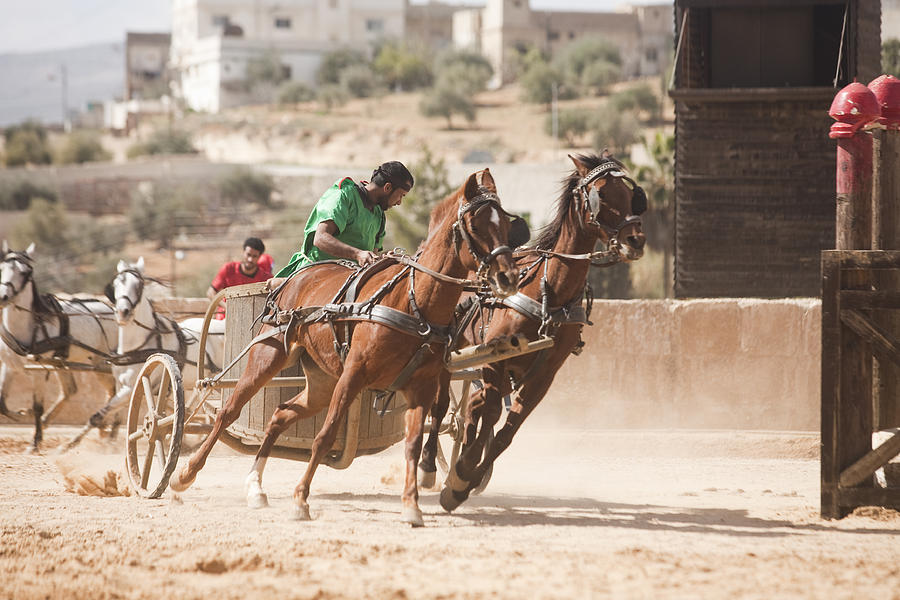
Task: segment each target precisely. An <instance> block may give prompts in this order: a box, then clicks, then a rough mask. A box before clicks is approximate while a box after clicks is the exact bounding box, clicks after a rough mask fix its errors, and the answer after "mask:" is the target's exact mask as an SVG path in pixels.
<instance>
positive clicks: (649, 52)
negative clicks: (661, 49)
mask: <svg viewBox="0 0 900 600" xmlns="http://www.w3.org/2000/svg"><path fill="white" fill-rule="evenodd" d="M657 56H658V54H657V51H656V48H647V49H646V50H645V51H644V58H646V59H647V62H656V59H657Z"/></svg>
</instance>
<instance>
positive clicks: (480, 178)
mask: <svg viewBox="0 0 900 600" xmlns="http://www.w3.org/2000/svg"><path fill="white" fill-rule="evenodd" d="M510 216H511V215H509V214H508V213H507V212H506V211H505V210H503V207H502V206H501V205H500V198H499V197H498V196H497V186H496V184H495V183H494V178H493V176H492V175H491V172H490V170H488V169H484V170H483V171H478V172H476V173H472V174H471V175H470V176H469V178H468V180H466V184H465V187H464V189H463V193H462V197H461V198H460V203H459V206H458V209H457V212H456V223H455V224H454V225H453V228H454V235H455V236H456V239H457V248H458V249H459V257H460V260H461V261H462V263H463V265H464V266H465V267H466V268H468V269H469V270H470V271H473V272H475V273H476V277H477V278H478V279H479V280H481V281H483V282H486V283H488V284H489V285H490V287H491V290H492V291H493V293H494V294H495V295H496V296H498V297H500V298H506V297H507V296H511V295H513V294H515V293H516V291H517V284H518V282H519V272H518V270H517V269H516V263H515V261H513V258H512V249H511V248H510V246H509V244H510V229H511V226H510ZM513 237H517V234H516V232H515V231H514V232H513ZM460 239H462V240H463V242H464V245H465V246H466V247H467V249H468V251H466V250H463V249H462V248H461V247H460V243H459V240H460ZM517 241H518V240H517Z"/></svg>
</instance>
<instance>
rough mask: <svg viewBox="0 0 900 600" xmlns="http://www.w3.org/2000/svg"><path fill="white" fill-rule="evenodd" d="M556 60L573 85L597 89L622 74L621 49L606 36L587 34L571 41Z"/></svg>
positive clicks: (599, 90) (598, 90) (617, 78)
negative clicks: (590, 35)
mask: <svg viewBox="0 0 900 600" xmlns="http://www.w3.org/2000/svg"><path fill="white" fill-rule="evenodd" d="M556 64H557V65H558V66H559V69H560V70H561V71H562V73H563V74H564V76H565V78H566V80H567V81H569V82H570V83H571V84H572V85H578V86H581V87H582V88H593V89H594V90H595V91H597V92H603V91H604V90H605V89H606V88H607V87H608V86H609V85H611V84H612V83H615V82H616V81H619V80H620V79H621V78H622V71H621V69H622V58H621V56H620V55H619V50H618V49H617V48H616V47H615V46H614V45H612V44H611V43H609V42H608V41H606V40H604V39H602V38H596V37H587V38H583V39H580V40H577V41H575V42H573V43H571V44H569V45H568V46H566V47H565V48H564V49H563V51H562V53H560V55H559V57H558V59H557V61H556Z"/></svg>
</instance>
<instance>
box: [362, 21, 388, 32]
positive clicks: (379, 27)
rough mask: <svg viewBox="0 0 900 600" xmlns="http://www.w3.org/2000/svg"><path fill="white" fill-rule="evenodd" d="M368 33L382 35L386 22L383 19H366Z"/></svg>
mask: <svg viewBox="0 0 900 600" xmlns="http://www.w3.org/2000/svg"><path fill="white" fill-rule="evenodd" d="M366 31H368V32H369V33H381V32H382V31H384V21H382V20H381V19H366Z"/></svg>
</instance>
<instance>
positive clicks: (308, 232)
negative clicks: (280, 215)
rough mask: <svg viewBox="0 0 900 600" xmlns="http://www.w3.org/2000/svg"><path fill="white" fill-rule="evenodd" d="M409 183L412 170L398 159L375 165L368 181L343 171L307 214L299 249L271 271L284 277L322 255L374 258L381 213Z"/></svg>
mask: <svg viewBox="0 0 900 600" xmlns="http://www.w3.org/2000/svg"><path fill="white" fill-rule="evenodd" d="M412 186H413V176H412V174H411V173H410V172H409V170H408V169H407V168H406V167H405V166H403V163H400V162H398V161H390V162H386V163H384V164H383V165H381V166H380V167H378V168H377V169H375V171H373V172H372V180H371V181H363V182H361V183H356V182H355V181H353V180H352V179H350V178H349V177H344V178H343V179H341V180H340V181H338V182H336V183H335V184H334V185H333V186H331V187H330V188H329V189H328V190H327V191H326V192H325V193H324V194H322V197H321V198H319V201H318V202H317V203H316V206H315V207H314V208H313V210H312V213H311V214H310V215H309V220H307V221H306V227H305V228H304V230H303V242H302V244H301V247H300V251H299V252H295V253H294V255H293V256H292V257H291V260H290V261H289V262H288V264H287V265H286V266H285V267H284V268H283V269H281V270H280V271H279V272H278V273H276V275H275V276H276V277H287V276H289V275H290V274H291V273H294V272H295V271H296V270H297V269H299V268H301V267H304V266H306V265H308V264H310V263H314V262H317V261H320V260H331V259H336V258H343V259H347V260H352V261H354V262H356V263H358V264H359V265H360V266H366V265H368V264H370V263H372V262H374V261H375V260H376V259H377V258H378V255H377V254H376V252H377V251H381V250H382V241H383V240H384V222H385V219H384V213H385V211H387V210H388V209H390V208H392V207H394V206H397V205H399V204H400V203H401V202H402V201H403V197H404V196H405V195H406V194H407V192H409V191H410V190H411V189H412Z"/></svg>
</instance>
